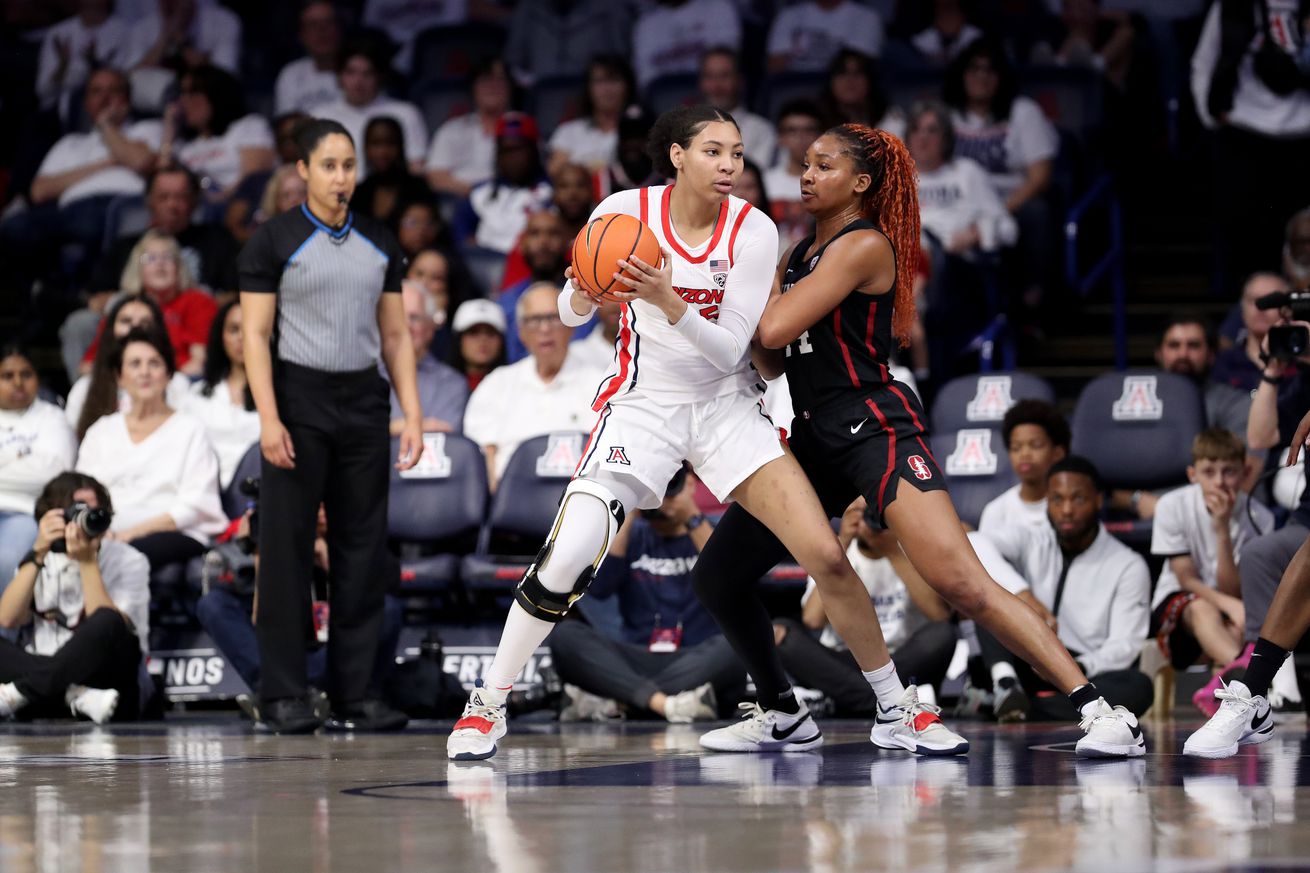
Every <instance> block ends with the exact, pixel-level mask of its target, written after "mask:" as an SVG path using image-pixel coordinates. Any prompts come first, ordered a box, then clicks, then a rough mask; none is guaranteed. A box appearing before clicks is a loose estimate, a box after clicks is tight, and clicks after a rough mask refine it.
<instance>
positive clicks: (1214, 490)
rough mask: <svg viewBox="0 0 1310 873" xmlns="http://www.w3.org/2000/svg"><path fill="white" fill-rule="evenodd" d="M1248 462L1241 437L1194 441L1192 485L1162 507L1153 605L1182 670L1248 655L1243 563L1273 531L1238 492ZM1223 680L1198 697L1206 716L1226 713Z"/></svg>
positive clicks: (1210, 431) (1163, 646)
mask: <svg viewBox="0 0 1310 873" xmlns="http://www.w3.org/2000/svg"><path fill="white" fill-rule="evenodd" d="M1245 462H1246V447H1245V446H1243V445H1242V441H1241V440H1240V439H1239V438H1238V437H1237V436H1236V435H1234V434H1233V433H1231V432H1230V431H1227V430H1224V429H1223V428H1207V429H1206V430H1203V431H1201V432H1200V433H1199V434H1197V436H1196V439H1194V440H1193V441H1192V464H1191V466H1189V467H1188V468H1187V479H1188V481H1189V482H1191V484H1190V485H1185V486H1183V487H1182V488H1178V489H1176V490H1173V491H1170V492H1168V493H1167V494H1165V495H1163V496H1161V497H1160V501H1159V503H1158V504H1157V505H1156V509H1155V523H1154V526H1153V528H1152V533H1151V552H1152V554H1156V555H1161V556H1163V557H1164V558H1165V564H1164V568H1163V570H1161V572H1160V581H1159V582H1158V583H1157V585H1156V588H1155V597H1154V599H1153V600H1152V603H1151V636H1152V637H1154V638H1155V640H1156V643H1157V644H1158V645H1159V647H1160V651H1161V652H1162V653H1163V654H1164V655H1165V657H1167V658H1169V660H1170V662H1171V663H1172V664H1173V665H1174V667H1176V668H1179V669H1184V668H1186V667H1189V666H1191V665H1192V664H1194V663H1196V662H1197V661H1198V659H1201V658H1202V657H1204V659H1205V661H1206V662H1208V663H1211V664H1214V665H1215V666H1216V667H1222V666H1223V665H1225V664H1228V663H1229V662H1231V661H1233V660H1234V659H1235V658H1236V657H1237V656H1238V654H1239V653H1240V651H1241V648H1242V629H1243V623H1244V621H1245V615H1246V613H1245V610H1244V609H1243V607H1242V582H1241V578H1240V577H1239V576H1238V572H1237V562H1238V560H1239V558H1240V557H1241V553H1242V549H1243V547H1245V545H1246V544H1247V543H1248V542H1249V541H1250V540H1251V539H1253V538H1255V537H1257V536H1259V535H1260V534H1262V533H1267V532H1269V531H1271V530H1273V527H1274V518H1273V513H1271V512H1270V511H1269V510H1268V509H1267V508H1265V507H1264V506H1263V505H1261V504H1260V503H1257V502H1255V501H1252V500H1251V499H1250V497H1249V496H1248V495H1246V494H1243V493H1241V492H1240V491H1239V490H1238V488H1239V486H1240V483H1241V481H1242V478H1243V474H1244V472H1245ZM1219 676H1220V674H1218V673H1216V674H1215V676H1214V678H1213V679H1211V681H1210V683H1209V684H1207V685H1206V686H1205V687H1204V688H1202V689H1201V690H1200V691H1197V692H1196V694H1195V695H1194V696H1193V697H1192V702H1193V703H1195V704H1196V706H1197V708H1198V709H1200V710H1201V711H1202V712H1204V713H1205V714H1206V715H1207V716H1210V715H1214V713H1215V710H1217V709H1218V707H1219V704H1218V702H1217V701H1216V700H1215V697H1214V692H1215V689H1216V688H1218V687H1219Z"/></svg>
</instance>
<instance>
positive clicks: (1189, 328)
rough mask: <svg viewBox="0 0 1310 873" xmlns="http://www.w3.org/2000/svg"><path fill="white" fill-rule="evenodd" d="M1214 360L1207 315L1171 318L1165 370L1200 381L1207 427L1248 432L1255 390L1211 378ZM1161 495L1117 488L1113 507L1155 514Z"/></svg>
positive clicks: (1162, 351) (1161, 357)
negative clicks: (1253, 391) (1245, 389)
mask: <svg viewBox="0 0 1310 873" xmlns="http://www.w3.org/2000/svg"><path fill="white" fill-rule="evenodd" d="M1214 360H1215V352H1214V337H1213V334H1212V332H1211V328H1210V324H1209V323H1208V322H1207V321H1206V320H1205V319H1204V318H1202V317H1200V316H1198V315H1193V314H1190V313H1182V314H1178V315H1175V316H1173V317H1172V318H1170V319H1169V323H1168V324H1167V325H1165V329H1164V333H1163V334H1162V335H1161V337H1160V345H1159V346H1158V347H1157V348H1156V350H1155V361H1156V363H1157V364H1158V365H1159V367H1160V369H1161V370H1164V371H1165V372H1167V373H1177V374H1178V375H1180V376H1186V377H1187V378H1189V379H1191V380H1192V381H1193V382H1195V383H1196V387H1197V388H1198V389H1199V390H1200V391H1201V392H1202V401H1203V402H1204V404H1205V423H1206V427H1218V428H1222V429H1224V430H1226V431H1229V432H1231V433H1235V434H1245V433H1246V432H1247V421H1248V418H1249V416H1250V414H1251V408H1252V405H1251V404H1252V399H1251V397H1252V395H1251V392H1250V391H1249V390H1248V391H1242V390H1240V389H1237V388H1234V387H1233V386H1231V385H1224V384H1220V383H1218V382H1215V381H1213V380H1211V379H1210V369H1211V367H1213V366H1214ZM1251 450H1252V451H1253V452H1254V451H1257V447H1256V446H1254V445H1252V447H1251ZM1258 466H1259V461H1258V460H1256V459H1252V467H1253V468H1255V467H1258ZM1159 497H1160V495H1159V494H1153V493H1152V492H1150V491H1131V492H1130V491H1126V490H1116V491H1114V492H1112V493H1111V495H1110V508H1111V509H1115V510H1118V511H1120V512H1128V513H1131V514H1132V515H1136V516H1137V517H1138V518H1143V519H1145V518H1151V517H1152V516H1154V515H1155V504H1156V501H1157V500H1158V499H1159Z"/></svg>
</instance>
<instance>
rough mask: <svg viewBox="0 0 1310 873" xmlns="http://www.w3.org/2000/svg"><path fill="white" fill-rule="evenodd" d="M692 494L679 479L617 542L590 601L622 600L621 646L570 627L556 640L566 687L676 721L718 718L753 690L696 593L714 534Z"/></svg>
mask: <svg viewBox="0 0 1310 873" xmlns="http://www.w3.org/2000/svg"><path fill="white" fill-rule="evenodd" d="M695 492H696V480H695V476H694V474H691V473H687V472H681V473H679V474H678V475H677V476H675V477H674V478H673V481H672V482H670V483H669V488H668V492H667V493H666V494H665V496H664V502H663V503H661V504H660V506H659V508H657V509H654V510H644V511H637V512H633V513H632V514H630V515H629V516H628V518H627V520H626V521H625V522H624V524H623V527H621V528H620V529H619V532H618V534H616V535H615V537H614V540H613V542H611V543H610V547H609V556H608V558H607V559H606V561H605V562H604V563H603V564H601V566H600V570H599V571H598V572H597V574H596V580H595V582H593V583H592V585H591V588H590V589H589V590H588V592H587V593H588V594H589V595H590V597H591V598H593V599H599V600H604V599H608V598H610V597H614V596H617V597H618V599H619V611H620V613H621V614H622V617H623V626H622V639H611V638H610V637H609V636H607V635H605V634H603V633H601V632H600V631H598V630H596V629H595V628H593V627H592V626H591V625H589V624H586V623H585V622H581V621H566V622H562V623H561V624H559V625H558V626H557V627H556V628H555V631H554V633H553V635H552V636H551V641H550V650H551V654H552V657H553V658H554V665H555V669H556V671H557V672H558V673H559V676H560V679H561V680H563V681H564V682H567V683H570V684H571V685H576V686H578V687H579V688H580V689H582V691H584V692H586V693H588V694H595V695H599V696H600V697H603V698H609V699H614V700H617V701H619V702H620V703H623V704H625V705H626V706H627V707H628V708H629V709H630V710H632V711H634V712H636V713H646V712H653V713H655V714H656V715H658V716H660V717H662V718H664V719H665V720H667V721H669V722H673V723H687V722H692V721H708V720H712V719H715V718H718V717H719V707H720V702H727V701H729V700H732V699H737V698H740V696H741V695H742V693H743V692H744V691H745V685H746V668H745V667H744V666H742V663H741V661H739V660H738V659H737V655H736V653H735V652H733V650H732V646H730V645H729V644H728V640H727V639H726V638H725V637H724V636H723V634H722V633H721V632H720V631H719V627H718V625H717V624H715V622H714V618H713V617H712V616H711V615H710V614H709V612H707V611H706V610H705V607H703V606H701V604H700V601H699V600H697V599H696V595H695V593H694V592H693V591H692V587H691V569H692V567H694V566H695V564H696V558H697V556H699V555H700V550H701V549H702V548H703V547H704V546H705V542H706V540H708V539H709V538H710V534H711V533H712V532H713V530H714V525H712V524H710V523H709V521H707V520H706V518H705V516H704V515H702V514H701V511H700V509H698V508H697V506H696V500H695ZM569 691H570V689H568V688H567V687H566V693H569ZM575 705H576V704H575ZM568 716H569V709H567V708H566V709H565V710H564V712H563V713H562V714H561V716H560V718H561V720H564V719H566V718H568Z"/></svg>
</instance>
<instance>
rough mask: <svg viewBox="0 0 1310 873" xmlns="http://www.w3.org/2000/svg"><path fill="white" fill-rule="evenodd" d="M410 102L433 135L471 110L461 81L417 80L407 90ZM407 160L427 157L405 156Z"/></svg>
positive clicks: (466, 85)
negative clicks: (444, 125) (450, 121)
mask: <svg viewBox="0 0 1310 873" xmlns="http://www.w3.org/2000/svg"><path fill="white" fill-rule="evenodd" d="M409 99H410V102H411V103H413V104H414V105H415V106H417V107H418V111H419V112H421V113H423V121H424V122H425V123H426V124H427V126H428V130H430V131H432V132H433V133H434V134H435V133H436V131H437V128H439V127H441V125H443V124H445V123H446V122H447V121H449V120H450V119H452V118H455V117H457V116H460V115H466V114H467V113H469V112H471V111H472V109H473V104H472V100H471V98H470V97H469V88H468V83H467V82H465V81H464V80H463V79H450V78H445V77H439V78H438V77H434V78H428V79H419V80H417V81H416V82H415V83H414V85H413V87H411V88H410V89H409ZM405 157H406V158H408V159H409V160H411V161H413V160H420V161H421V160H425V159H426V158H427V155H406V156H405Z"/></svg>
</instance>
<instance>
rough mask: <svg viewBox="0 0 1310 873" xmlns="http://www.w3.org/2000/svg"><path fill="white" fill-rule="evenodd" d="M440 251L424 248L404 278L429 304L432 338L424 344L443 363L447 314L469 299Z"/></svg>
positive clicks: (447, 338)
mask: <svg viewBox="0 0 1310 873" xmlns="http://www.w3.org/2000/svg"><path fill="white" fill-rule="evenodd" d="M461 269H462V268H461V267H460V266H459V264H458V263H457V262H455V261H452V259H451V258H450V256H448V255H446V254H445V253H444V252H443V251H442V250H441V249H439V248H434V247H432V246H428V247H425V248H422V249H419V251H418V252H417V253H416V254H415V255H414V256H413V257H412V258H410V261H409V269H408V271H407V272H406V273H405V278H406V279H410V280H413V281H414V282H417V283H418V285H419V287H420V288H421V289H422V290H423V292H424V293H425V294H426V295H427V298H428V300H430V301H431V303H432V312H433V319H434V322H433V323H434V325H435V329H436V334H435V336H434V337H433V338H431V339H429V340H428V346H429V347H430V349H431V351H432V355H433V356H434V357H435V358H436V359H437V360H445V358H446V356H447V355H448V354H449V353H450V346H451V328H450V314H451V313H452V312H454V311H455V310H456V309H457V308H459V305H460V304H461V303H463V302H464V300H465V299H466V298H467V297H468V296H469V288H468V281H467V277H464V276H463V273H462V272H461Z"/></svg>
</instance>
